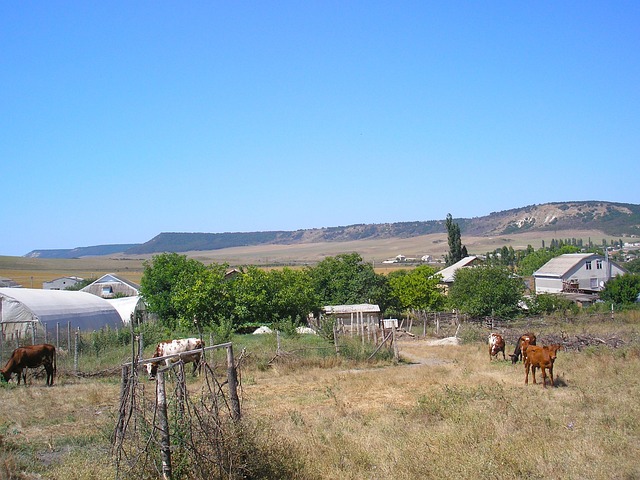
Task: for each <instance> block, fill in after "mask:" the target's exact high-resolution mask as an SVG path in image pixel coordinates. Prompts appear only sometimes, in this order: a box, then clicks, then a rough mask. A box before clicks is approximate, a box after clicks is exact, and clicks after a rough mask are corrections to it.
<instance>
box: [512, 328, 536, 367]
mask: <svg viewBox="0 0 640 480" xmlns="http://www.w3.org/2000/svg"><path fill="white" fill-rule="evenodd" d="M535 344H536V336H535V334H534V333H532V332H529V333H525V334H524V335H522V336H520V338H519V339H518V342H517V343H516V349H515V350H514V351H513V354H511V355H509V356H510V357H511V363H513V364H514V365H515V364H516V363H518V361H519V360H522V361H523V362H524V353H525V350H526V349H527V346H529V345H535Z"/></svg>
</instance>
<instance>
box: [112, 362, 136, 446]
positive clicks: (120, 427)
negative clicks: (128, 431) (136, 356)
mask: <svg viewBox="0 0 640 480" xmlns="http://www.w3.org/2000/svg"><path fill="white" fill-rule="evenodd" d="M131 367H132V368H133V364H132V365H131ZM128 390H129V367H128V366H127V365H122V373H121V377H120V416H119V418H118V424H117V426H116V436H115V442H114V444H115V445H120V444H121V443H122V439H123V436H124V417H125V412H124V406H125V401H126V398H127V392H128Z"/></svg>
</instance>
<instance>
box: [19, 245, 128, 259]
mask: <svg viewBox="0 0 640 480" xmlns="http://www.w3.org/2000/svg"><path fill="white" fill-rule="evenodd" d="M136 246H138V244H137V243H127V244H116V245H95V246H93V247H77V248H71V249H57V250H33V251H31V252H29V253H27V254H26V255H25V257H29V258H81V257H98V256H103V255H113V254H114V253H121V252H125V251H127V250H129V249H130V248H133V247H136Z"/></svg>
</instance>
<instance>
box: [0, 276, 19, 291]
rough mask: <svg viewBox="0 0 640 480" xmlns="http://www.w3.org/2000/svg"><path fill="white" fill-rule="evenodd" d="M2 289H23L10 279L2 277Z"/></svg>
mask: <svg viewBox="0 0 640 480" xmlns="http://www.w3.org/2000/svg"><path fill="white" fill-rule="evenodd" d="M2 287H12V288H22V285H20V284H19V283H17V282H14V281H13V280H11V279H10V278H5V277H0V288H2Z"/></svg>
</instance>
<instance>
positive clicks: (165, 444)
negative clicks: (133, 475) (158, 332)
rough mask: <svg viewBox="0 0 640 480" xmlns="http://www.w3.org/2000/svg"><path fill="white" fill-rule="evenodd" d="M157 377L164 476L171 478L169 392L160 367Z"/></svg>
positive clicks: (166, 478) (164, 477)
mask: <svg viewBox="0 0 640 480" xmlns="http://www.w3.org/2000/svg"><path fill="white" fill-rule="evenodd" d="M156 379H157V383H156V388H157V391H156V395H157V403H158V422H159V424H160V426H159V427H160V456H161V458H162V478H163V479H165V480H170V479H171V441H170V438H169V417H168V416H167V392H166V390H165V382H164V371H162V370H160V369H158V374H157V376H156Z"/></svg>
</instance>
